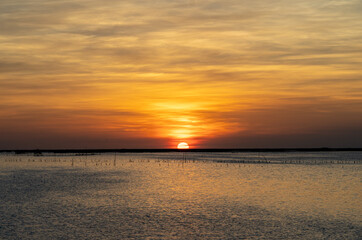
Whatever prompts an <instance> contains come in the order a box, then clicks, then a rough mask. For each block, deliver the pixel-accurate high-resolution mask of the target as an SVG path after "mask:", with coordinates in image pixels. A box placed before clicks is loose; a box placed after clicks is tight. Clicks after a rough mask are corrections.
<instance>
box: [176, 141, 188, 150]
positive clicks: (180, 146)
mask: <svg viewBox="0 0 362 240" xmlns="http://www.w3.org/2000/svg"><path fill="white" fill-rule="evenodd" d="M189 148H190V147H189V145H188V144H187V143H185V142H182V143H179V144H178V145H177V149H189Z"/></svg>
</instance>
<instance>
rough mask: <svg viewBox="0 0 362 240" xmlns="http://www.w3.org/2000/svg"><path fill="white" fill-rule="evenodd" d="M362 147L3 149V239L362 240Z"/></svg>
mask: <svg viewBox="0 0 362 240" xmlns="http://www.w3.org/2000/svg"><path fill="white" fill-rule="evenodd" d="M361 170H362V152H321V153H312V152H311V153H308V152H307V153H262V154H261V153H186V154H184V153H142V154H141V153H138V154H124V153H123V154H102V155H88V156H74V155H73V156H67V155H58V156H53V155H52V154H45V155H43V156H29V155H13V154H7V155H6V154H2V155H0V239H361V238H362V207H361V206H362V202H361V199H362V185H361V180H362V178H361V177H362V174H361V173H362V171H361Z"/></svg>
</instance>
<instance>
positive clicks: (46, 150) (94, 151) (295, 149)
mask: <svg viewBox="0 0 362 240" xmlns="http://www.w3.org/2000/svg"><path fill="white" fill-rule="evenodd" d="M345 151H362V148H194V149H17V150H0V153H5V152H8V153H16V154H25V153H35V154H36V153H45V152H47V153H111V152H112V153H115V152H116V153H146V152H150V153H152V152H156V153H159V152H345Z"/></svg>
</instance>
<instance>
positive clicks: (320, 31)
mask: <svg viewBox="0 0 362 240" xmlns="http://www.w3.org/2000/svg"><path fill="white" fill-rule="evenodd" d="M0 5H1V7H0V53H1V58H0V149H24V148H25V149H35V148H40V149H44V148H175V147H176V146H177V144H178V143H179V142H187V143H188V144H189V145H190V148H248V147H252V148H254V147H362V2H361V1H360V0H275V1H274V0H273V1H270V0H254V1H251V0H249V1H246V0H183V1H181V0H154V1H149V0H132V1H131V0H125V1H120V0H118V1H116V0H107V1H99V0H1V4H0Z"/></svg>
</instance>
